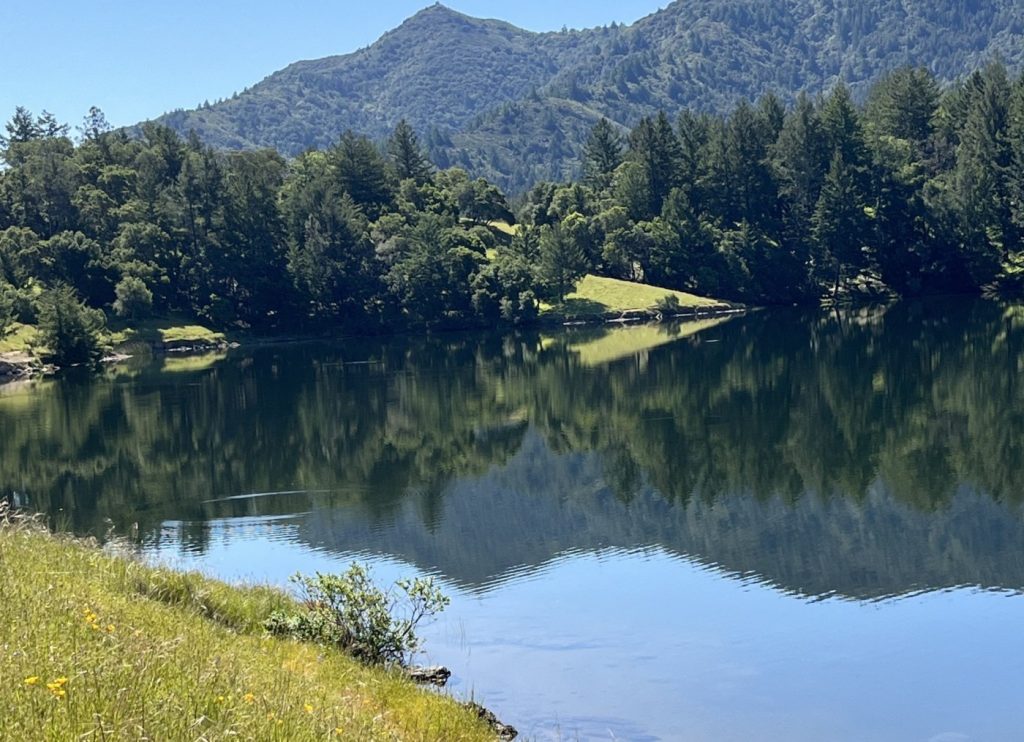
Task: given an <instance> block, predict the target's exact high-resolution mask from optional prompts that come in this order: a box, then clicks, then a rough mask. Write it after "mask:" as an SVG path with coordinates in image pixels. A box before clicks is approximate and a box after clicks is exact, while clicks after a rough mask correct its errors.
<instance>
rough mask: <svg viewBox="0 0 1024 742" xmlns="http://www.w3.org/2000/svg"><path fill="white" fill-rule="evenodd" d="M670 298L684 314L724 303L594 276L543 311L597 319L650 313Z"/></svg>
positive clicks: (582, 281)
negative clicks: (645, 310) (626, 313)
mask: <svg viewBox="0 0 1024 742" xmlns="http://www.w3.org/2000/svg"><path fill="white" fill-rule="evenodd" d="M667 295H672V296H675V297H676V298H677V299H679V306H680V308H681V309H684V310H685V309H694V308H698V307H711V306H716V305H720V304H721V303H722V302H719V301H715V300H714V299H708V298H705V297H702V296H695V295H694V294H687V293H684V292H682V291H673V290H671V289H663V288H658V287H657V286H650V285H648V284H643V283H633V282H631V281H620V280H618V279H615V278H603V277H601V276H592V275H591V276H585V277H584V278H583V280H581V281H580V282H579V283H578V284H577V285H576V290H575V291H574V292H572V293H571V294H569V295H567V296H566V297H565V301H563V302H562V303H561V304H560V305H556V306H551V305H544V306H543V307H542V311H546V312H559V313H561V314H565V315H571V316H577V317H597V316H601V315H605V314H611V313H615V312H626V311H629V310H635V309H650V308H651V307H653V306H655V305H656V304H657V303H658V301H659V300H660V299H664V298H665V296H667Z"/></svg>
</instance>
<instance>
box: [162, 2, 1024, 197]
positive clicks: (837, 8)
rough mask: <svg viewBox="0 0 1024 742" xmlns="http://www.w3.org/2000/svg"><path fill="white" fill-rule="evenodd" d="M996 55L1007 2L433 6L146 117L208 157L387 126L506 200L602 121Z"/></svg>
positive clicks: (708, 107)
mask: <svg viewBox="0 0 1024 742" xmlns="http://www.w3.org/2000/svg"><path fill="white" fill-rule="evenodd" d="M996 56H1001V57H1002V58H1003V60H1004V61H1005V63H1006V64H1007V66H1008V67H1010V68H1011V69H1013V70H1019V69H1020V68H1021V65H1022V62H1024V3H1021V2H1020V1H1019V0H990V1H989V2H985V3H976V2H971V3H964V2H962V0H922V2H919V3H913V4H910V5H908V4H907V3H906V2H905V0H861V1H860V2H857V3H853V2H847V1H845V0H844V2H834V1H833V0H746V1H745V2H735V0H691V1H689V2H682V0H676V1H675V2H672V3H671V4H669V5H668V6H667V7H666V8H665V9H663V10H660V11H657V12H655V13H653V14H651V15H649V16H647V17H645V18H643V19H641V20H639V21H637V22H636V23H634V24H633V25H631V26H628V27H622V26H618V27H616V28H614V29H613V28H608V27H604V28H595V29H590V30H583V31H574V32H573V33H571V34H562V33H533V32H531V31H526V30H523V29H520V28H517V27H515V26H513V25H511V24H509V23H505V22H504V21H497V20H482V19H478V18H472V17H470V16H467V15H463V14H462V13H459V12H458V11H456V10H453V9H451V8H449V7H447V6H446V5H443V4H442V3H435V4H433V5H430V6H427V7H425V8H423V9H422V10H420V11H419V12H418V13H416V14H415V15H414V16H412V17H411V18H409V19H408V20H407V21H405V22H404V23H403V24H402V25H401V26H400V27H399V28H397V29H395V30H393V31H391V32H389V33H387V34H385V35H384V36H382V37H381V39H380V40H379V41H377V42H376V43H374V44H372V45H371V46H369V47H366V48H365V49H361V50H359V51H358V52H355V53H352V54H344V55H340V56H336V57H328V58H325V59H318V60H311V61H307V62H302V63H297V64H294V65H291V66H289V67H287V68H285V69H284V70H281V71H280V72H277V73H275V74H273V75H271V76H270V77H269V78H267V79H266V80H264V81H263V82H261V83H259V84H257V85H255V86H253V87H252V88H250V89H248V90H246V91H245V92H244V93H242V94H240V95H238V96H235V97H233V98H231V99H229V100H226V101H224V102H222V103H218V104H215V105H213V106H208V107H207V106H204V107H203V108H201V109H199V110H196V111H179V112H175V113H173V114H168V115H167V116H165V117H164V118H163V121H164V123H166V124H168V125H169V126H171V127H173V128H174V129H176V130H178V131H180V132H182V133H187V132H189V131H190V130H195V131H196V132H197V133H198V134H199V135H200V136H201V137H202V138H204V139H205V140H206V141H208V142H209V143H211V144H213V145H215V146H219V147H227V148H251V147H274V148H277V149H278V150H280V151H282V152H283V153H285V154H289V155H294V154H298V153H299V152H302V151H304V150H306V149H308V148H309V147H326V146H330V145H331V144H333V143H334V142H336V141H337V138H338V136H339V134H340V133H341V132H343V131H345V130H346V129H352V130H354V131H357V132H361V133H364V134H366V135H368V136H370V137H373V138H376V139H383V138H384V137H386V136H387V135H388V134H389V133H390V131H391V130H392V129H393V127H394V125H395V124H396V123H397V122H398V121H399V120H400V119H403V118H404V119H406V120H407V121H408V122H409V123H410V124H412V125H413V126H414V127H415V128H416V129H418V130H419V132H420V135H421V138H422V139H423V141H424V143H425V144H426V145H427V147H428V148H429V150H430V154H431V156H432V157H433V159H434V160H435V162H436V163H437V164H438V165H439V166H441V167H449V166H460V167H464V168H466V169H467V170H469V171H470V172H471V173H472V174H473V175H474V176H482V177H487V178H489V179H491V180H493V181H495V182H497V183H498V184H499V185H501V186H503V187H504V188H506V189H507V190H511V191H518V190H521V189H523V188H525V187H528V186H530V185H531V184H532V183H534V182H536V181H538V180H564V179H567V178H570V177H574V176H575V175H576V174H577V173H578V171H579V167H580V159H581V152H582V148H583V144H584V142H585V141H586V137H587V132H588V131H589V128H590V127H591V126H592V124H593V123H594V122H595V121H597V120H599V119H600V118H601V117H602V116H604V117H607V118H608V119H610V120H611V121H613V122H614V123H616V124H618V125H620V126H627V127H628V126H631V125H633V124H635V123H636V121H637V120H638V119H639V118H640V117H641V116H647V115H651V114H654V113H657V112H658V111H659V110H665V111H667V112H668V113H669V114H670V115H675V114H676V113H678V112H679V111H681V110H682V109H684V108H696V109H700V110H705V111H714V112H719V113H721V112H725V111H728V110H729V109H731V108H732V107H733V106H734V105H735V104H736V103H737V102H738V101H739V100H744V99H753V98H757V97H758V96H760V95H761V94H763V93H764V92H766V91H768V90H774V91H776V92H777V93H779V94H780V96H781V97H783V98H785V99H792V98H794V97H795V96H796V94H797V93H800V92H808V93H810V94H812V95H814V94H816V93H819V92H822V91H824V90H826V89H828V88H830V87H831V86H833V85H834V84H835V82H836V80H838V79H842V80H845V81H846V82H847V83H848V84H849V85H850V86H851V88H852V89H853V90H854V91H855V93H856V92H859V91H863V90H865V89H866V87H867V86H868V85H869V84H870V83H871V82H873V81H874V80H875V79H876V78H877V77H878V76H880V75H881V74H884V73H885V72H887V71H889V70H892V69H894V68H896V67H900V66H905V65H908V64H909V65H925V66H927V67H928V68H929V69H930V70H931V71H932V72H933V73H934V74H935V76H936V77H937V78H938V79H939V81H940V82H949V81H952V80H955V79H957V78H960V77H962V76H964V75H966V74H969V73H970V72H972V71H974V70H975V69H977V68H979V67H980V66H982V65H984V64H985V63H986V62H987V61H989V60H990V59H992V58H994V57H996Z"/></svg>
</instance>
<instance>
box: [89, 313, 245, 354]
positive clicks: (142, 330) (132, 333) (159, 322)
mask: <svg viewBox="0 0 1024 742" xmlns="http://www.w3.org/2000/svg"><path fill="white" fill-rule="evenodd" d="M226 340H227V338H226V336H225V335H224V333H222V332H214V331H213V330H211V329H209V328H207V327H203V326H202V325H190V324H184V323H182V321H181V320H178V319H177V318H174V317H163V318H158V319H150V320H145V321H143V322H135V323H131V324H130V325H129V324H124V323H118V324H113V325H111V329H110V335H109V342H110V343H111V345H124V344H126V343H131V342H145V343H148V344H150V345H166V346H170V347H174V346H178V347H180V346H184V345H220V344H221V343H224V342H225V341H226Z"/></svg>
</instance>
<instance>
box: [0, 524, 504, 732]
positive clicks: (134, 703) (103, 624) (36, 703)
mask: <svg viewBox="0 0 1024 742" xmlns="http://www.w3.org/2000/svg"><path fill="white" fill-rule="evenodd" d="M0 597H2V600H0V625H2V626H3V627H4V632H3V640H2V643H0V650H2V651H0V739H10V740H25V739H79V738H81V739H123V738H125V739H126V738H131V739H142V738H147V739H160V740H195V739H204V740H220V739H227V738H232V739H236V738H240V739H259V740H326V739H347V740H376V739H381V740H385V739H386V740H394V739H408V740H485V739H493V735H491V734H489V732H488V730H487V728H486V727H485V726H483V725H482V724H481V723H480V722H479V721H477V720H476V719H475V718H474V717H473V716H472V714H471V713H470V712H469V711H467V710H466V709H464V708H462V707H461V706H459V705H458V704H456V703H455V702H454V701H452V700H450V699H447V698H445V697H442V696H439V695H437V694H433V693H430V692H427V691H424V690H421V689H420V688H417V687H415V686H414V685H412V684H411V683H410V682H409V681H408V680H406V679H404V678H402V677H399V676H397V675H395V674H392V673H388V672H385V671H383V670H377V669H370V668H366V667H363V666H361V665H359V664H358V663H357V662H356V661H355V660H352V659H350V658H349V657H346V656H344V655H342V654H340V653H338V652H335V651H333V650H327V649H324V648H322V647H316V646H311V645H305V644H299V643H296V642H292V641H287V640H281V639H276V638H270V637H268V636H267V635H265V633H264V632H263V630H262V622H263V619H264V618H265V617H266V616H267V615H269V613H270V612H271V611H272V610H274V609H275V608H278V607H281V606H282V605H283V604H284V603H286V602H287V600H288V598H287V597H285V596H284V595H283V594H282V593H280V592H278V591H275V590H271V589H268V588H244V589H243V588H235V587H229V586H226V585H224V584H221V583H217V582H215V581H212V580H208V579H205V578H203V577H200V576H197V575H187V574H182V573H177V572H173V571H169V570H165V569H157V568H153V567H150V566H146V565H143V564H140V563H138V562H137V561H135V560H133V559H130V558H124V557H116V556H112V555H110V554H107V553H105V552H103V551H101V550H99V549H97V548H94V547H90V546H88V545H86V544H83V543H81V542H77V541H72V540H70V539H68V538H64V537H60V536H53V535H50V534H49V533H47V532H44V531H42V530H40V529H38V528H36V527H34V526H25V525H17V526H14V525H10V524H7V525H0Z"/></svg>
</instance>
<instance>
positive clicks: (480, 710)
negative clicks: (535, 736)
mask: <svg viewBox="0 0 1024 742" xmlns="http://www.w3.org/2000/svg"><path fill="white" fill-rule="evenodd" d="M466 708H468V709H469V710H470V711H472V712H473V713H474V714H476V715H477V717H479V718H480V719H483V720H484V721H485V722H487V726H489V727H490V728H491V730H492V731H493V732H494V733H495V734H496V735H497V736H498V739H500V740H503V742H510V741H511V740H513V739H515V738H516V737H518V736H519V732H518V731H516V728H515V727H511V726H509V725H508V724H502V723H501V722H500V721H498V717H497V716H495V715H494V714H493V713H492V712H490V711H488V710H487V709H485V708H484V707H483V706H481V705H480V704H479V703H473V702H472V701H471V702H469V703H467V704H466Z"/></svg>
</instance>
